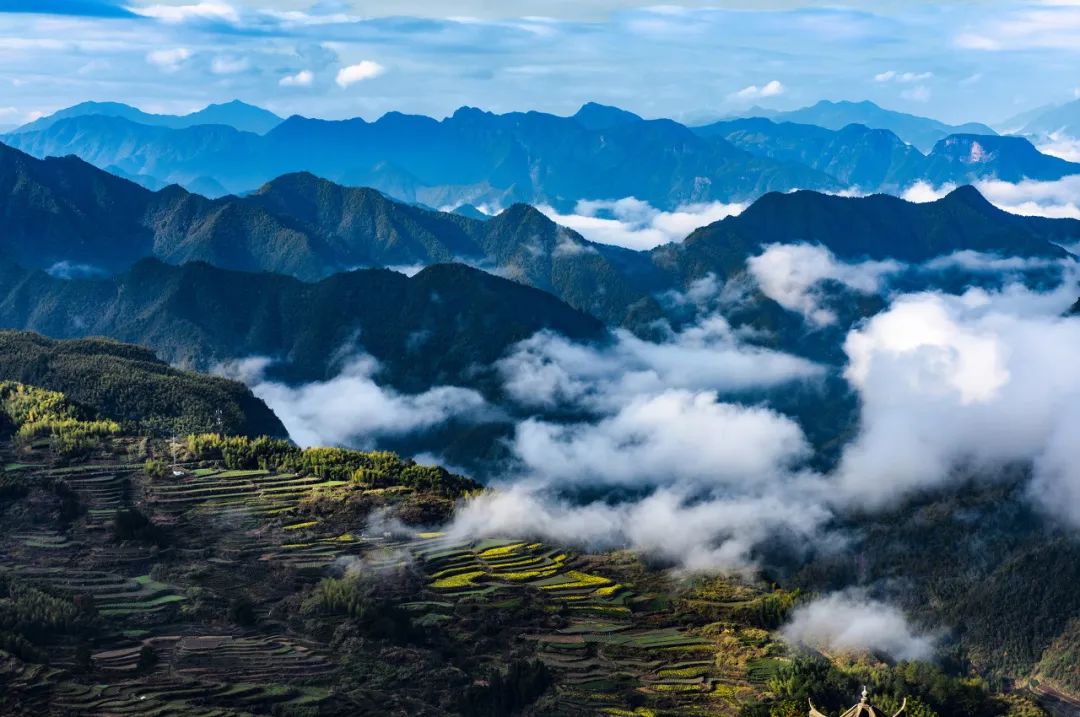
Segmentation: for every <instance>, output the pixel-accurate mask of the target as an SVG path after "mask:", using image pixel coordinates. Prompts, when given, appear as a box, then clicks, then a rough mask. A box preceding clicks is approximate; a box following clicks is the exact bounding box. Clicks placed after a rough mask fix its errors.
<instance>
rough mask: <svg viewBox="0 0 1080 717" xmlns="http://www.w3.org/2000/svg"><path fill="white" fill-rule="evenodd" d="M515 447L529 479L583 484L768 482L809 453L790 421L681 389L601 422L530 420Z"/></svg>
mask: <svg viewBox="0 0 1080 717" xmlns="http://www.w3.org/2000/svg"><path fill="white" fill-rule="evenodd" d="M513 445H514V451H515V453H516V454H517V456H518V457H519V458H520V459H521V460H522V462H523V463H524V465H525V467H526V469H527V471H528V473H529V474H530V475H534V476H538V477H540V478H542V479H544V480H545V481H548V482H551V483H564V484H566V483H578V484H581V485H604V484H621V485H631V486H641V485H656V484H672V485H681V486H684V487H685V486H690V485H704V486H706V487H717V486H720V485H726V484H733V483H734V484H739V483H742V482H746V481H749V482H756V481H767V480H773V479H775V477H776V476H780V475H783V474H784V473H786V471H787V469H788V468H790V467H791V466H793V465H794V464H795V463H797V462H798V461H800V460H802V459H804V458H806V457H807V456H808V454H809V447H808V445H807V443H806V440H805V439H804V437H803V434H802V431H801V429H800V428H799V426H798V424H796V423H795V422H794V421H792V420H791V419H789V418H786V417H784V416H781V415H780V414H777V413H775V412H773V411H771V410H769V409H765V408H745V407H742V406H737V405H734V404H727V403H722V402H720V401H718V400H717V397H716V394H714V393H708V392H700V393H694V392H691V391H681V390H671V391H665V392H663V393H661V394H658V395H655V396H644V397H639V398H635V399H633V400H632V401H630V403H628V404H627V405H626V406H624V407H623V408H621V409H620V410H619V411H618V412H617V413H615V414H614V415H613V416H611V417H608V418H604V419H601V420H600V421H598V422H596V423H589V424H585V423H579V424H569V425H567V424H556V423H548V422H546V421H542V420H538V419H529V420H526V421H524V422H523V423H521V424H520V425H519V426H518V428H517V432H516V434H515V436H514V444H513Z"/></svg>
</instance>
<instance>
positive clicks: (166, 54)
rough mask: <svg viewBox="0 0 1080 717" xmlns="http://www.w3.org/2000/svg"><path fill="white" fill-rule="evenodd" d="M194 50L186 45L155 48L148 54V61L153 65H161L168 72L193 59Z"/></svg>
mask: <svg viewBox="0 0 1080 717" xmlns="http://www.w3.org/2000/svg"><path fill="white" fill-rule="evenodd" d="M191 56H192V52H191V50H189V49H188V48H186V47H174V48H171V49H165V50H153V51H152V52H150V53H149V54H148V55H147V56H146V61H147V62H149V63H150V64H151V65H155V66H157V67H160V68H161V69H162V70H165V71H166V72H175V71H176V70H178V69H180V66H181V65H183V64H184V63H185V62H187V61H188V60H189V59H191Z"/></svg>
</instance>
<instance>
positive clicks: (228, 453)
mask: <svg viewBox="0 0 1080 717" xmlns="http://www.w3.org/2000/svg"><path fill="white" fill-rule="evenodd" d="M187 449H188V451H189V452H190V453H191V454H192V455H193V456H194V457H195V459H196V460H214V461H221V462H222V463H224V464H225V467H226V468H229V469H231V470H251V469H257V468H258V469H263V470H276V471H291V472H295V473H306V474H312V475H317V476H319V477H320V478H324V479H326V480H337V481H352V482H354V483H358V484H361V485H364V486H367V487H371V488H387V487H391V486H405V487H408V488H413V489H415V490H418V491H422V492H427V493H435V494H438V495H443V496H446V497H450V498H456V497H460V496H462V495H465V494H466V493H468V492H470V491H474V490H478V489H479V488H480V486H479V484H477V483H476V482H475V481H473V480H470V479H469V478H465V477H463V476H459V475H455V474H453V473H450V472H449V471H447V470H446V469H445V468H441V467H438V466H422V465H419V464H417V463H416V462H414V461H411V460H403V459H402V458H401V457H400V456H398V455H397V454H395V453H389V452H386V451H354V450H349V449H346V448H306V449H301V448H298V447H297V446H295V445H293V444H292V443H290V442H288V441H284V440H281V439H276V438H267V437H265V436H263V437H260V438H254V439H252V438H246V437H244V436H222V435H220V434H217V433H201V434H195V435H190V436H188V439H187Z"/></svg>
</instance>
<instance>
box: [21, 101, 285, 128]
mask: <svg viewBox="0 0 1080 717" xmlns="http://www.w3.org/2000/svg"><path fill="white" fill-rule="evenodd" d="M95 115H97V116H103V117H120V118H122V119H126V120H130V121H132V122H138V123H139V124H144V125H149V126H151V127H168V128H171V129H183V128H185V127H195V126H197V125H208V124H220V125H226V126H229V127H232V128H234V129H238V130H241V131H244V132H254V133H255V134H265V133H266V132H269V131H270V130H271V129H273V128H274V127H276V126H277V125H279V124H281V120H282V118H281V117H278V116H277V115H276V114H274V113H273V112H270V111H269V110H265V109H263V108H261V107H256V106H254V105H249V104H247V103H246V102H241V101H240V100H232V101H231V102H224V103H221V104H211V105H207V106H206V107H204V108H203V109H201V110H198V111H197V112H191V113H189V114H186V115H167V114H153V113H149V112H143V111H142V110H140V109H138V108H136V107H132V106H131V105H126V104H123V103H121V102H80V103H79V104H77V105H74V106H72V107H67V108H65V109H62V110H59V111H58V112H54V113H53V114H50V115H47V116H45V117H41V118H39V119H36V120H34V121H33V122H28V123H27V124H25V125H22V126H21V127H18V128H16V129H14V130H12V131H13V132H14V133H23V132H40V131H42V130H45V129H48V128H49V127H52V126H53V125H54V124H56V123H57V122H59V121H61V120H65V119H70V118H72V117H87V116H95Z"/></svg>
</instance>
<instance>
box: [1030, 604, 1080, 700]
mask: <svg viewBox="0 0 1080 717" xmlns="http://www.w3.org/2000/svg"><path fill="white" fill-rule="evenodd" d="M1038 673H1039V674H1040V675H1041V676H1043V677H1046V678H1047V679H1050V680H1053V681H1054V682H1055V683H1057V684H1058V685H1059V686H1061V687H1062V688H1064V689H1066V690H1069V691H1071V692H1073V693H1074V694H1075V693H1077V692H1080V617H1078V618H1074V619H1073V620H1072V622H1070V623H1069V626H1068V627H1067V628H1066V629H1065V631H1064V632H1062V633H1061V635H1060V636H1059V637H1058V639H1056V640H1054V642H1053V644H1052V645H1050V647H1048V648H1047V649H1046V652H1044V653H1043V655H1042V659H1041V660H1040V661H1039V665H1038Z"/></svg>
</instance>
